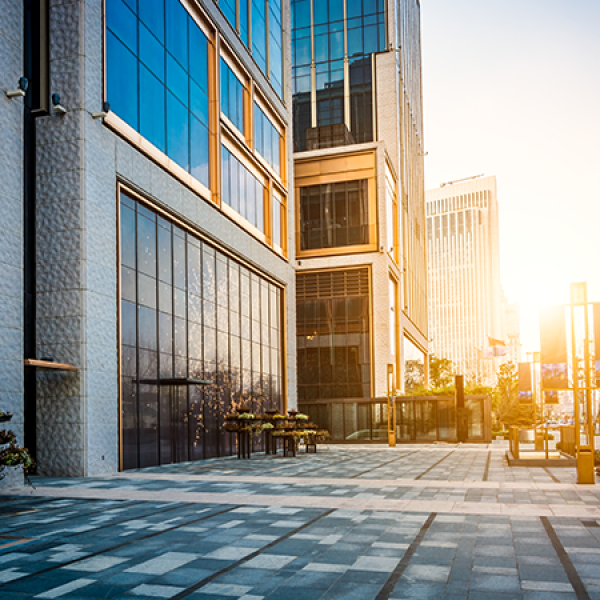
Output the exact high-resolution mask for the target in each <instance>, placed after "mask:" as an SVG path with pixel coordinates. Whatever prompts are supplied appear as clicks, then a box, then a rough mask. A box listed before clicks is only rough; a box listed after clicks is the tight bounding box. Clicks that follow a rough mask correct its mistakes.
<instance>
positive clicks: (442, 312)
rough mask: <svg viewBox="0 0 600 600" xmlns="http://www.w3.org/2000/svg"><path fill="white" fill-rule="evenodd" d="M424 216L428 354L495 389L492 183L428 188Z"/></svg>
mask: <svg viewBox="0 0 600 600" xmlns="http://www.w3.org/2000/svg"><path fill="white" fill-rule="evenodd" d="M426 211H427V250H428V255H427V259H428V267H427V270H428V283H429V286H428V287H429V323H430V331H431V339H432V342H431V350H432V353H434V354H436V355H437V356H438V357H440V358H449V359H451V360H452V361H453V362H454V364H455V367H456V369H457V372H458V373H463V374H464V375H466V377H467V379H471V380H474V381H477V382H480V383H492V382H493V380H494V373H495V372H496V365H497V363H498V362H500V361H505V360H506V359H504V358H502V357H503V355H504V354H505V352H506V348H505V346H503V344H505V329H504V317H503V302H502V290H501V287H500V254H499V253H500V251H499V239H498V203H497V189H496V177H494V176H491V177H483V176H478V177H473V178H470V179H467V180H460V181H457V182H450V183H447V184H442V185H441V186H440V187H439V188H436V189H433V190H428V191H427V203H426Z"/></svg>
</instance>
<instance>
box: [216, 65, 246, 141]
mask: <svg viewBox="0 0 600 600" xmlns="http://www.w3.org/2000/svg"><path fill="white" fill-rule="evenodd" d="M221 111H222V112H223V114H224V115H225V116H226V117H227V118H228V119H229V120H230V121H231V122H232V123H233V124H234V125H235V126H236V127H237V128H238V129H239V131H241V132H242V133H244V86H243V84H242V82H241V81H240V80H239V79H238V78H237V77H236V75H235V73H234V72H233V71H232V70H231V68H230V67H229V65H228V64H227V63H226V62H225V61H224V60H223V59H221Z"/></svg>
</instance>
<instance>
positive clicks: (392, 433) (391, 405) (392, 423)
mask: <svg viewBox="0 0 600 600" xmlns="http://www.w3.org/2000/svg"><path fill="white" fill-rule="evenodd" d="M395 389H396V386H395V382H394V365H392V364H389V365H388V367H387V392H388V446H389V447H390V448H395V447H396V407H395V404H396V398H395Z"/></svg>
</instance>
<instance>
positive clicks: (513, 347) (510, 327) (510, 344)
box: [502, 294, 521, 364]
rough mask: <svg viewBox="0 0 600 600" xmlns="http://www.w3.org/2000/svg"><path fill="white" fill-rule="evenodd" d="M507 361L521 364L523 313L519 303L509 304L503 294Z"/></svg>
mask: <svg viewBox="0 0 600 600" xmlns="http://www.w3.org/2000/svg"><path fill="white" fill-rule="evenodd" d="M502 309H503V313H504V315H503V318H504V333H505V338H504V339H505V342H506V350H507V351H506V361H507V362H508V361H510V362H513V363H515V364H517V363H519V362H521V311H520V308H519V303H518V302H509V301H508V298H507V297H506V296H505V295H504V294H502Z"/></svg>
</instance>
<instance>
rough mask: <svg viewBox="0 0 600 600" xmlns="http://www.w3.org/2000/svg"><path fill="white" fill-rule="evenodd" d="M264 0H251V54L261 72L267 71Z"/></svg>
mask: <svg viewBox="0 0 600 600" xmlns="http://www.w3.org/2000/svg"><path fill="white" fill-rule="evenodd" d="M265 8H266V2H265V0H252V56H253V57H254V60H255V61H256V63H257V64H258V66H259V67H260V69H261V71H262V72H263V73H266V72H267V27H266V23H267V14H266V11H265Z"/></svg>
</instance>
